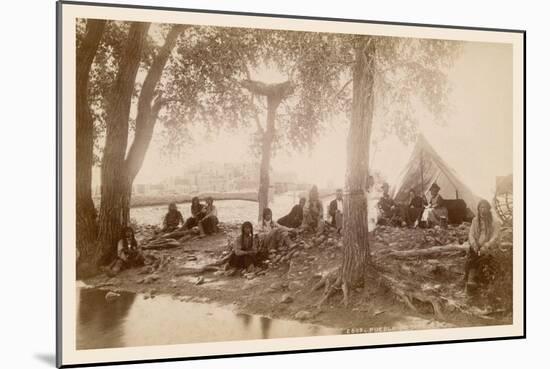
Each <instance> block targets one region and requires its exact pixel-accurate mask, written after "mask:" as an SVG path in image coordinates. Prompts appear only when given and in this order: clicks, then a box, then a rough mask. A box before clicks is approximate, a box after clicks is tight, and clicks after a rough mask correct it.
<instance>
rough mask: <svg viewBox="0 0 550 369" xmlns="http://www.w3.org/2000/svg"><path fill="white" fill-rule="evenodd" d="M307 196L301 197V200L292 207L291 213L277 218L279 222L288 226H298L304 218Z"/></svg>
mask: <svg viewBox="0 0 550 369" xmlns="http://www.w3.org/2000/svg"><path fill="white" fill-rule="evenodd" d="M305 204H306V198H305V197H300V202H299V203H298V204H297V205H294V206H293V207H292V210H291V211H290V213H288V214H287V215H285V216H284V217H282V218H279V220H277V223H279V224H280V225H282V226H284V227H287V228H298V227H299V226H300V225H301V224H302V220H303V219H304V205H305Z"/></svg>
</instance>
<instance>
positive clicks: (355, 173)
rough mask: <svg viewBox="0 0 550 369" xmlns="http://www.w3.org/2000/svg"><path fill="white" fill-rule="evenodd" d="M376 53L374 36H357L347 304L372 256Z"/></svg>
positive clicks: (347, 218)
mask: <svg viewBox="0 0 550 369" xmlns="http://www.w3.org/2000/svg"><path fill="white" fill-rule="evenodd" d="M374 54H375V46H374V40H373V39H371V38H369V37H361V38H360V39H358V40H357V43H356V45H355V65H354V68H353V101H352V112H351V125H350V130H349V134H348V153H347V156H348V157H347V172H346V196H345V198H344V224H343V231H344V240H343V241H344V257H343V265H342V290H343V292H344V303H345V304H346V305H347V303H348V295H349V289H350V287H351V286H356V285H363V284H364V283H365V278H366V271H367V266H368V264H369V258H370V253H369V238H368V218H367V199H366V196H365V189H366V188H367V178H368V163H369V160H368V158H369V144H370V142H369V139H370V130H371V127H372V116H373V100H374V96H373V90H374V85H373V84H374Z"/></svg>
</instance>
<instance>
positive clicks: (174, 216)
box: [162, 202, 184, 232]
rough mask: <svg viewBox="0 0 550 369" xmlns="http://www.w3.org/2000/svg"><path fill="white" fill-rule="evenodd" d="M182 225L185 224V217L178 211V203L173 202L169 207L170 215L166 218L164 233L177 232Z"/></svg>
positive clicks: (167, 214)
mask: <svg viewBox="0 0 550 369" xmlns="http://www.w3.org/2000/svg"><path fill="white" fill-rule="evenodd" d="M180 223H181V225H183V223H184V221H183V215H181V212H180V211H179V210H178V207H177V206H176V203H174V202H172V203H170V205H168V213H166V215H165V216H164V221H163V227H162V231H163V232H172V231H175V230H176V229H177V228H178V227H179V225H180Z"/></svg>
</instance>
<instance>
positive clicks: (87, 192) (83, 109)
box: [76, 19, 106, 278]
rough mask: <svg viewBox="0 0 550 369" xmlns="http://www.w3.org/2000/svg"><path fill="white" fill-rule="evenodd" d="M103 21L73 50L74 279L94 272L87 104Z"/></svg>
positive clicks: (90, 136) (91, 22) (94, 232)
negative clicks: (74, 91)
mask: <svg viewBox="0 0 550 369" xmlns="http://www.w3.org/2000/svg"><path fill="white" fill-rule="evenodd" d="M105 23H106V21H104V20H96V19H89V20H88V21H87V22H86V33H85V35H84V38H83V39H82V42H81V44H80V46H79V47H78V49H77V50H76V163H77V165H76V248H77V251H78V258H77V268H76V272H77V278H82V277H85V276H87V275H89V274H91V273H93V269H94V268H95V261H94V256H95V248H94V246H95V241H96V237H97V223H96V215H97V214H96V210H95V206H94V203H93V201H92V166H93V150H94V123H93V120H92V116H91V114H90V107H89V105H88V81H89V75H90V69H91V67H92V63H93V60H94V57H95V54H96V52H97V49H98V47H99V42H100V40H101V37H102V35H103V32H104V30H105Z"/></svg>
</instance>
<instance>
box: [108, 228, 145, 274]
mask: <svg viewBox="0 0 550 369" xmlns="http://www.w3.org/2000/svg"><path fill="white" fill-rule="evenodd" d="M143 265H145V258H144V257H143V254H142V253H141V249H140V247H139V245H138V243H137V241H136V237H135V235H134V230H133V229H132V227H126V228H124V231H123V232H122V236H121V238H120V240H119V241H118V243H117V257H116V259H115V260H113V262H112V263H111V264H110V265H109V266H108V268H107V274H108V275H109V276H115V275H117V274H118V273H119V272H120V271H122V270H124V269H129V268H132V267H138V266H143Z"/></svg>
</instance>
